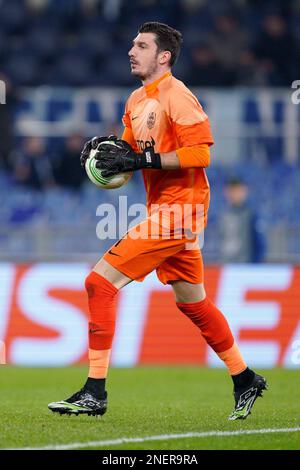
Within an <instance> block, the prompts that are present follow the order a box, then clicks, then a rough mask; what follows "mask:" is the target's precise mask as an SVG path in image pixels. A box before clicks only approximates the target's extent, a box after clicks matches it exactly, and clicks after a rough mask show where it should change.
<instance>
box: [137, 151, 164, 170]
mask: <svg viewBox="0 0 300 470" xmlns="http://www.w3.org/2000/svg"><path fill="white" fill-rule="evenodd" d="M141 168H153V169H157V170H159V169H161V158H160V154H159V153H155V152H154V149H153V147H149V148H146V149H145V150H144V151H143V153H142V154H141Z"/></svg>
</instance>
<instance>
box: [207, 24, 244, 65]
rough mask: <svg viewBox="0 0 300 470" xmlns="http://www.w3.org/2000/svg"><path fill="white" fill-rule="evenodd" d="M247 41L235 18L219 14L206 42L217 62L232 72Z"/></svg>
mask: <svg viewBox="0 0 300 470" xmlns="http://www.w3.org/2000/svg"><path fill="white" fill-rule="evenodd" d="M248 43H249V37H248V34H247V32H246V31H242V30H241V28H240V25H239V24H238V22H237V19H236V18H234V17H233V16H231V15H221V16H219V17H218V18H217V19H216V21H215V30H214V31H213V32H212V33H211V34H210V37H209V42H208V44H209V46H210V47H211V50H212V52H213V53H214V55H215V57H216V59H217V61H218V63H219V64H221V65H222V66H223V67H224V68H225V69H227V70H230V71H232V72H233V73H234V72H235V71H236V68H237V66H238V61H239V57H240V55H241V52H242V50H243V49H245V47H246V46H247V45H248Z"/></svg>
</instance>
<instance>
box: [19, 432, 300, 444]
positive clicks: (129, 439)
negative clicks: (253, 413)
mask: <svg viewBox="0 0 300 470" xmlns="http://www.w3.org/2000/svg"><path fill="white" fill-rule="evenodd" d="M299 431H300V427H297V428H277V429H276V428H275V429H272V428H269V429H244V430H241V431H206V432H188V433H185V434H161V435H159V436H144V437H120V438H119V439H111V440H106V441H88V442H73V443H72V444H59V445H55V444H52V445H47V446H44V447H19V448H14V449H10V450H71V449H82V448H85V447H107V446H116V445H119V444H130V443H134V442H148V441H168V440H170V439H188V438H191V437H227V436H241V435H249V434H271V433H285V432H299Z"/></svg>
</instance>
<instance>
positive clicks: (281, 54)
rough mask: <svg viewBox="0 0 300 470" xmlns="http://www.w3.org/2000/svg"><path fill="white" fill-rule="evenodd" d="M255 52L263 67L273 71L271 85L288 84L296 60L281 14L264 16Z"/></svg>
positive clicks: (293, 46)
mask: <svg viewBox="0 0 300 470" xmlns="http://www.w3.org/2000/svg"><path fill="white" fill-rule="evenodd" d="M255 53H256V56H257V58H258V59H260V61H263V63H264V64H265V67H266V68H267V69H268V70H269V71H272V72H274V74H273V76H272V77H273V78H272V80H273V82H272V85H277V86H280V85H288V86H290V83H291V81H292V80H293V77H292V73H293V64H294V62H295V60H296V56H295V44H294V40H293V38H292V36H291V34H290V33H289V32H288V31H287V24H286V22H285V20H284V19H283V18H282V17H281V16H279V15H269V16H267V17H266V18H265V21H264V24H263V32H262V34H261V36H260V37H259V39H258V41H257V43H256V45H255Z"/></svg>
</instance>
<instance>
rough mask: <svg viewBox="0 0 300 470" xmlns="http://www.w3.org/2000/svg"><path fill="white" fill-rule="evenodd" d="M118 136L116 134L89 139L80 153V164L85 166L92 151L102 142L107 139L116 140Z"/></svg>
mask: <svg viewBox="0 0 300 470" xmlns="http://www.w3.org/2000/svg"><path fill="white" fill-rule="evenodd" d="M117 139H118V137H117V136H116V135H113V134H112V135H109V136H104V137H93V138H92V139H91V140H88V141H87V142H86V143H85V144H84V147H83V150H82V152H81V154H80V164H81V166H82V167H83V168H84V166H85V162H86V161H87V159H88V158H89V155H90V151H91V150H95V149H96V148H97V147H98V145H99V144H100V143H101V142H105V141H106V140H113V141H116V140H117Z"/></svg>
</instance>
